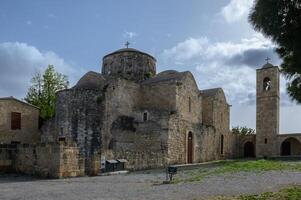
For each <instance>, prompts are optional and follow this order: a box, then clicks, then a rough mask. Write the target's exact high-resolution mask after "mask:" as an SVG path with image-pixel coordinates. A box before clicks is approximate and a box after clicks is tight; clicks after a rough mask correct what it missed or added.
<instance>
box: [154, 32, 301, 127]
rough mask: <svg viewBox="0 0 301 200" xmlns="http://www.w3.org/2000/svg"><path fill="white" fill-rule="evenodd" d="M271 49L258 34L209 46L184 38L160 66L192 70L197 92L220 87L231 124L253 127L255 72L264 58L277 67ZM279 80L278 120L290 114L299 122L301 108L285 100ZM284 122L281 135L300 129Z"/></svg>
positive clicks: (205, 40)
mask: <svg viewBox="0 0 301 200" xmlns="http://www.w3.org/2000/svg"><path fill="white" fill-rule="evenodd" d="M274 48H275V46H274V44H273V43H272V42H271V41H269V40H268V39H265V38H264V37H263V36H262V35H260V34H255V35H253V36H252V37H251V38H246V39H241V40H240V41H238V42H232V41H228V42H213V43H212V42H211V41H210V40H209V39H208V38H206V37H200V38H188V39H187V40H185V41H182V42H179V43H178V44H176V45H174V46H173V47H171V48H169V49H166V50H164V51H163V52H162V54H161V57H160V60H161V61H162V64H164V65H167V66H176V68H179V69H183V70H187V68H188V67H193V68H194V69H195V73H194V75H195V78H196V81H197V83H198V86H199V88H200V89H208V88H215V87H222V88H223V90H224V92H225V94H226V96H227V101H228V103H230V104H232V105H233V107H232V109H231V124H232V125H233V126H236V125H246V126H249V127H253V128H255V111H256V108H255V100H256V69H257V68H260V67H261V66H262V65H264V64H265V62H266V61H265V60H264V59H265V58H266V57H267V56H268V57H270V58H272V60H271V63H273V64H274V65H279V64H280V62H281V61H280V59H279V57H278V56H277V54H276V53H275V52H274ZM189 70H191V69H189ZM280 81H281V87H280V95H281V97H280V98H281V106H282V107H281V109H282V113H280V114H281V118H282V119H285V118H286V117H287V115H289V114H288V113H289V112H291V116H297V117H296V119H298V120H300V117H298V116H299V114H298V112H297V111H299V110H301V106H296V105H294V103H293V102H291V101H290V100H289V98H288V95H287V93H286V89H285V79H284V78H283V77H282V76H281V79H280ZM293 110H295V111H296V112H292V111H293ZM286 121H287V120H286ZM286 121H285V120H283V121H281V132H292V131H296V130H300V128H298V125H297V124H295V125H294V126H292V127H290V125H292V124H291V123H289V124H288V123H286Z"/></svg>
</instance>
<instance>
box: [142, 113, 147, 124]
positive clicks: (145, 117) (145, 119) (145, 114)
mask: <svg viewBox="0 0 301 200" xmlns="http://www.w3.org/2000/svg"><path fill="white" fill-rule="evenodd" d="M147 120H148V113H147V112H144V113H143V121H144V122H145V121H147Z"/></svg>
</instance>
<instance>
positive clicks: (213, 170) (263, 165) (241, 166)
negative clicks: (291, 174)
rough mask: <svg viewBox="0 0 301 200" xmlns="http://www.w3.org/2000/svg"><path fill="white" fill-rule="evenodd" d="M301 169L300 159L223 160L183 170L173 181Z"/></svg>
mask: <svg viewBox="0 0 301 200" xmlns="http://www.w3.org/2000/svg"><path fill="white" fill-rule="evenodd" d="M281 170H285V171H301V162H300V161H281V160H234V161H221V162H219V163H217V164H216V165H215V166H211V167H204V166H202V167H199V168H197V169H190V170H183V171H181V172H180V173H178V175H176V176H175V177H174V180H173V181H172V182H171V183H180V182H193V181H200V180H202V179H203V178H205V177H207V176H211V175H221V174H225V173H236V172H262V171H281Z"/></svg>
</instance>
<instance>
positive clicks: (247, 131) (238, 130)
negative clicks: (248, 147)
mask: <svg viewBox="0 0 301 200" xmlns="http://www.w3.org/2000/svg"><path fill="white" fill-rule="evenodd" d="M232 133H234V134H239V135H252V134H255V130H254V129H252V128H247V127H246V126H235V127H232Z"/></svg>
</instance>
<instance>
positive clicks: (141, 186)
mask: <svg viewBox="0 0 301 200" xmlns="http://www.w3.org/2000/svg"><path fill="white" fill-rule="evenodd" d="M163 180H165V174H164V173H162V172H158V171H157V172H152V173H149V172H139V173H131V174H128V175H114V176H98V177H82V178H72V179H59V180H39V179H33V178H31V177H25V176H11V175H10V176H0V199H1V200H13V199H14V200H15V199H31V200H35V199H36V200H38V199H39V200H49V199H72V200H83V199H89V200H92V199H93V200H94V199H99V200H100V199H110V200H115V199H116V200H117V199H207V198H208V196H215V195H226V196H232V195H238V194H256V193H262V192H265V191H274V190H278V189H279V188H280V187H283V186H286V185H289V184H301V173H300V172H289V171H269V172H262V173H255V172H248V173H247V172H244V173H242V172H239V173H236V174H225V175H218V176H210V177H207V178H205V179H203V180H202V181H200V182H190V183H179V184H167V185H156V184H157V183H161V182H162V181H163Z"/></svg>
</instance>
